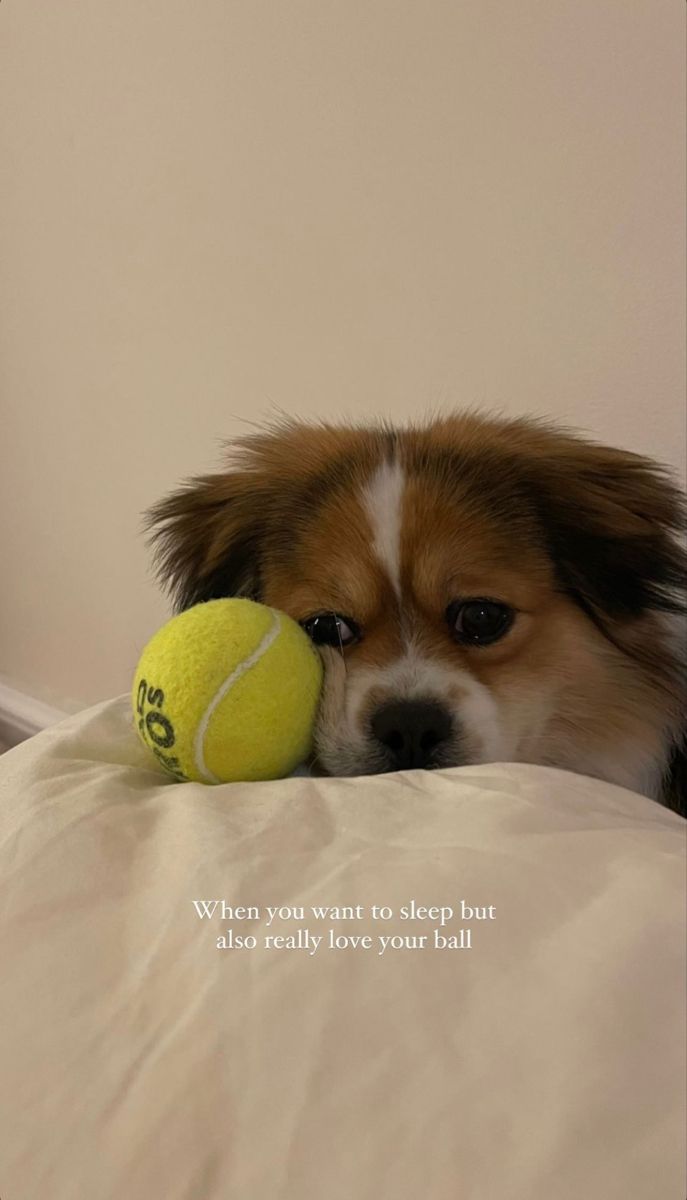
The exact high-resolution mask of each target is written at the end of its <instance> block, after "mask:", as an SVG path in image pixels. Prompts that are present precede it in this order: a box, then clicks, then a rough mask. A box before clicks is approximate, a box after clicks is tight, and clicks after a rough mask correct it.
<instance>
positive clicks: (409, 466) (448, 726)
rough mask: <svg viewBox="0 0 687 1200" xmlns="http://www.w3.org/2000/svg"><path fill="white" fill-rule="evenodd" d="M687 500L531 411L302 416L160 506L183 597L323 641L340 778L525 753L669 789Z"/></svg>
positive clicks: (179, 598) (333, 767)
mask: <svg viewBox="0 0 687 1200" xmlns="http://www.w3.org/2000/svg"><path fill="white" fill-rule="evenodd" d="M683 522H684V509H683V506H682V500H681V497H680V494H679V493H678V491H677V490H676V489H675V487H674V486H673V485H672V484H671V482H670V480H669V478H668V477H667V475H666V474H665V472H664V471H663V470H662V469H661V468H660V467H658V466H657V465H656V464H654V463H652V462H650V461H648V460H646V459H644V458H641V457H639V456H637V455H634V454H630V453H627V452H624V451H620V450H612V449H608V448H605V447H601V446H598V445H595V444H593V443H590V442H586V441H583V440H582V439H580V438H577V437H574V436H570V435H567V434H565V433H561V432H557V431H555V430H553V429H551V428H549V427H548V426H546V425H544V424H541V423H538V422H532V421H498V420H484V419H480V418H477V417H474V416H464V417H456V418H452V419H444V420H439V421H436V422H434V423H432V424H430V425H428V426H427V427H425V428H421V429H420V428H418V429H407V430H393V429H391V428H386V427H379V428H373V429H359V428H346V427H343V428H336V427H331V426H324V425H306V424H299V423H295V422H294V423H287V424H285V425H283V426H281V427H277V428H272V429H270V430H268V431H266V432H265V433H264V434H259V435H254V436H251V437H248V438H246V439H243V440H242V441H241V442H239V443H238V445H237V446H236V448H235V450H234V452H233V455H232V459H231V461H230V462H229V463H228V465H227V470H226V471H225V472H224V473H221V474H218V475H213V476H208V477H205V478H200V479H195V480H192V481H191V482H190V483H189V484H188V485H187V486H186V487H184V488H183V489H182V490H180V491H178V492H176V493H175V494H173V495H172V496H170V497H169V498H168V499H166V500H164V501H163V502H162V503H161V504H159V505H157V506H156V508H155V509H153V510H152V512H151V514H150V524H151V527H152V529H153V534H154V538H155V541H156V544H157V552H158V561H159V567H160V571H161V575H162V577H163V579H164V581H165V582H166V584H167V585H168V586H169V587H170V588H171V590H172V591H173V593H174V596H175V599H176V603H177V606H178V607H180V608H185V607H188V606H189V605H191V604H195V603H198V602H200V601H203V600H209V599H212V598H215V597H220V596H237V595H241V596H250V597H252V598H254V599H256V600H261V601H263V602H265V603H267V604H271V605H273V606H275V607H276V608H280V609H282V610H283V611H285V612H287V613H289V614H290V615H291V616H292V617H294V618H295V619H296V620H297V621H299V622H300V623H301V624H302V625H303V627H304V628H305V629H306V630H307V632H308V633H309V635H310V636H311V637H312V639H313V641H314V642H315V643H316V644H317V645H318V646H320V647H321V649H322V654H323V657H324V660H325V668H326V669H325V689H324V695H323V702H322V706H321V713H320V718H319V723H318V733H317V756H318V761H319V764H320V766H321V767H322V768H323V769H325V770H326V771H329V772H331V773H333V774H366V773H375V772H379V771H388V770H397V769H403V768H407V767H435V766H451V765H457V764H463V763H477V762H488V761H497V760H500V761H525V762H535V763H545V764H550V765H554V766H561V767H564V768H568V769H573V770H577V771H580V772H582V773H586V774H591V775H597V776H600V777H602V778H606V779H610V780H612V781H614V782H618V783H621V784H625V785H626V786H629V787H634V788H636V789H638V790H644V791H646V792H648V793H649V794H657V793H658V789H659V781H660V777H661V775H662V774H663V772H664V771H665V769H666V766H667V760H668V757H669V752H670V748H671V747H672V746H674V745H675V744H676V743H677V741H678V739H679V725H680V719H681V708H682V699H683V698H682V697H681V695H680V692H681V683H680V677H681V676H680V664H679V658H680V653H679V646H680V635H679V630H678V626H679V624H680V619H681V618H680V616H679V613H680V611H681V609H682V605H683V601H684V589H685V562H684V557H683V553H682V550H681V548H680V545H679V541H678V538H677V536H676V535H678V534H679V531H680V530H681V529H682V528H683Z"/></svg>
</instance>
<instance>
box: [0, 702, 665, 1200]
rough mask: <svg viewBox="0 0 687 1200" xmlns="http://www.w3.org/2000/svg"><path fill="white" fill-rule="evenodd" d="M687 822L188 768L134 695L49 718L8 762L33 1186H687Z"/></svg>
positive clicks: (431, 782) (567, 1192) (578, 806)
mask: <svg viewBox="0 0 687 1200" xmlns="http://www.w3.org/2000/svg"><path fill="white" fill-rule="evenodd" d="M684 831H685V824H684V822H683V821H682V820H681V819H680V818H678V817H677V816H675V815H674V814H673V813H670V812H667V811H665V810H664V809H662V808H660V807H659V806H658V805H656V804H654V803H652V802H650V801H649V800H647V799H645V798H643V797H640V796H636V795H634V794H631V793H630V792H626V791H624V790H622V789H620V788H616V787H612V786H609V785H606V784H602V783H599V782H597V781H593V780H590V779H586V778H582V777H578V776H573V775H571V774H566V773H564V772H560V771H555V770H549V769H543V768H533V767H528V766H525V765H515V766H513V765H489V766H480V767H466V768H460V769H454V770H447V771H437V772H422V771H417V772H408V773H406V774H403V775H387V776H382V777H374V778H362V779H336V780H335V779H323V780H322V779H320V780H317V779H307V778H292V779H288V780H285V781H281V782H274V783H264V784H232V785H224V786H220V787H214V788H210V787H204V786H202V785H197V784H178V783H175V782H173V781H171V780H168V779H167V778H166V777H164V776H162V775H161V774H160V773H159V771H158V769H157V767H156V766H155V765H154V764H153V763H152V760H149V759H148V758H147V756H146V751H145V750H144V749H143V747H141V746H140V745H139V744H138V741H137V739H136V737H135V735H134V733H133V730H132V726H131V722H130V718H129V712H128V702H127V700H126V698H124V697H122V698H119V699H117V700H114V701H110V702H107V703H105V704H102V705H99V706H98V707H96V708H94V709H91V710H89V711H87V712H85V713H82V714H79V715H77V716H75V717H72V718H70V719H68V720H67V721H66V722H64V723H62V724H61V725H59V726H57V727H55V728H53V729H50V730H47V731H46V732H44V733H42V734H40V735H39V736H38V737H36V738H33V739H32V740H31V741H29V742H27V743H25V744H23V745H22V746H19V747H17V748H16V749H15V750H13V751H10V752H9V753H8V754H6V755H5V756H3V757H2V758H0V847H1V849H0V971H1V979H0V1082H1V1088H0V1196H1V1197H2V1200H115V1198H116V1200H124V1198H126V1200H234V1198H236V1200H282V1198H288V1200H684V1196H685V1179H684V1153H685V1145H684V1121H685V1075H684V1070H685V1065H684V1064H685V1015H684V1013H685V987H684V972H685V838H684ZM202 901H208V902H214V901H218V902H219V903H217V904H216V905H214V907H213V903H209V904H208V905H207V906H206V907H205V908H204V907H203V904H202V903H201V902H202ZM222 901H223V902H224V909H223V908H222V904H221V902H222ZM194 902H197V903H194ZM412 905H414V906H415V907H414V908H413V907H411V906H412ZM463 905H464V907H462V906H463ZM372 906H375V910H374V911H376V917H375V916H374V915H373V909H372ZM279 908H281V909H282V912H281V914H279V913H276V912H274V910H275V909H279ZM346 908H347V909H348V910H349V912H348V913H347V912H346V911H345V909H346ZM242 909H243V910H244V911H243V913H242V912H241V910H242ZM270 909H271V910H273V915H272V918H271V919H270V915H269V910H270ZM301 909H302V914H301ZM325 909H327V910H329V911H327V912H325V911H324V910H325ZM423 909H424V910H425V913H424V915H423V911H422V910H423ZM441 909H443V910H444V911H443V912H440V911H439V910H441ZM255 910H257V913H256V911H255ZM287 910H288V911H287ZM336 910H339V911H336ZM342 910H343V911H342ZM389 910H390V911H391V915H390V916H386V915H385V914H386V913H387V912H388V911H389ZM403 910H405V914H406V916H405V919H404V918H403V915H402V913H403ZM432 910H433V911H432ZM449 910H451V916H450V917H449V916H448V911H449ZM204 913H205V914H207V915H201V914H204ZM461 931H462V932H461ZM318 937H319V938H320V939H321V940H320V941H319V942H318V943H317V945H315V943H314V941H313V940H312V939H315V938H318ZM394 938H396V939H397V941H396V942H395V943H394V942H393V941H392V939H394ZM423 938H424V939H425V940H424V942H423V941H422V940H421V939H423ZM239 939H244V942H243V944H240V943H239ZM252 939H255V946H254V947H253V943H252ZM269 939H272V940H269ZM336 939H339V941H338V943H337V941H336ZM341 939H343V940H341ZM366 939H367V941H366ZM382 939H387V941H386V945H385V944H384V942H383V940H382ZM405 939H408V941H405ZM413 939H414V940H413ZM442 939H444V941H445V944H444V941H442ZM330 940H333V944H330ZM461 940H462V944H461ZM466 943H468V944H466ZM313 947H314V949H313Z"/></svg>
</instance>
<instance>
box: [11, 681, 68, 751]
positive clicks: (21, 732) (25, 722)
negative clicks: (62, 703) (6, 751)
mask: <svg viewBox="0 0 687 1200" xmlns="http://www.w3.org/2000/svg"><path fill="white" fill-rule="evenodd" d="M67 716H69V713H66V712H63V711H62V710H61V709H59V708H53V706H52V705H51V704H45V703H44V701H43V700H37V699H36V697H35V696H29V695H27V693H26V692H20V691H19V690H18V689H17V688H13V687H10V686H9V684H6V683H2V682H1V681H0V742H3V743H4V744H5V745H6V746H16V745H18V744H19V742H25V741H26V739H27V738H30V737H33V735H34V733H40V732H41V730H42V729H47V728H48V726H49V725H56V724H57V722H58V721H63V720H64V718H65V717H67Z"/></svg>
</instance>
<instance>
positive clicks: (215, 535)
mask: <svg viewBox="0 0 687 1200" xmlns="http://www.w3.org/2000/svg"><path fill="white" fill-rule="evenodd" d="M267 508H268V496H267V495H266V488H265V483H264V481H263V480H261V479H260V477H259V476H258V475H256V474H254V473H251V472H249V471H245V472H242V471H236V472H229V473H227V474H224V475H222V474H219V475H206V476H202V477H200V478H197V479H192V480H190V481H189V482H188V483H187V484H186V485H185V486H183V487H181V488H180V489H179V490H178V491H176V492H174V493H172V495H171V496H168V497H167V498H166V499H164V500H162V501H161V502H160V503H159V504H156V505H155V506H154V507H153V508H151V509H150V510H149V512H148V513H147V514H146V521H145V525H146V528H147V530H148V531H149V533H150V539H149V540H150V542H151V544H152V545H153V546H154V549H155V562H156V566H157V570H158V574H159V576H160V578H161V580H162V582H163V584H164V586H165V587H166V588H167V590H168V591H170V592H171V594H172V596H173V598H174V605H175V608H176V609H177V610H181V609H185V608H190V607H191V605H193V604H199V603H201V602H202V601H204V600H215V599H218V598H220V597H222V596H247V597H249V598H250V599H253V600H259V599H260V593H261V587H260V557H261V545H262V541H263V538H264V534H265V520H266V512H267Z"/></svg>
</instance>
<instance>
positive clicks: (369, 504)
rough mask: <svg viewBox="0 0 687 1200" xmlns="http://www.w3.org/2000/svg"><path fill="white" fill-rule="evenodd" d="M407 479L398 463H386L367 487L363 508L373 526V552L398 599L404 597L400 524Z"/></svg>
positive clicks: (365, 488)
mask: <svg viewBox="0 0 687 1200" xmlns="http://www.w3.org/2000/svg"><path fill="white" fill-rule="evenodd" d="M404 489H405V475H404V472H403V468H402V466H401V464H400V463H399V462H385V463H382V465H381V467H378V468H377V470H376V471H375V473H374V475H373V476H372V478H371V479H370V480H368V482H367V483H366V484H365V487H364V488H363V492H362V500H363V505H364V507H365V511H366V513H367V516H368V518H369V521H370V525H371V526H372V548H373V550H374V552H375V554H376V555H377V558H378V559H379V562H380V564H381V566H382V567H383V568H384V570H385V571H386V573H387V575H388V576H389V579H390V580H391V584H392V586H393V588H394V591H395V592H396V595H397V596H399V597H400V595H401V523H402V511H403V492H404Z"/></svg>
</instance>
